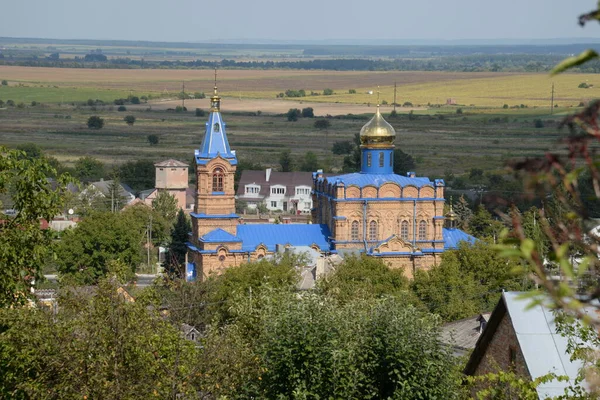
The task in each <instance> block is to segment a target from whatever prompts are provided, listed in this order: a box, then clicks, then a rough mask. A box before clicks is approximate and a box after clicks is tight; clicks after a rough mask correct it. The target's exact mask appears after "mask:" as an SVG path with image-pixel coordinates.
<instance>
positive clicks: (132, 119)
mask: <svg viewBox="0 0 600 400" xmlns="http://www.w3.org/2000/svg"><path fill="white" fill-rule="evenodd" d="M123 121H125V122H126V123H127V125H129V126H131V125H133V124H134V123H135V116H133V115H127V116H126V117H125V118H123Z"/></svg>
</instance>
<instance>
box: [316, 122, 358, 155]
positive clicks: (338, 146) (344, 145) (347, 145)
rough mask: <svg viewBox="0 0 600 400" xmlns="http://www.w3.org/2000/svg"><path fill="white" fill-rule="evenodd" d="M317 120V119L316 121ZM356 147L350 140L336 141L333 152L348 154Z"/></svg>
mask: <svg viewBox="0 0 600 400" xmlns="http://www.w3.org/2000/svg"><path fill="white" fill-rule="evenodd" d="M315 122H316V121H315ZM353 149H354V146H353V145H352V143H351V142H350V141H349V140H344V141H341V142H334V143H333V146H332V147H331V152H332V153H333V154H336V155H347V154H350V152H351V151H352V150H353Z"/></svg>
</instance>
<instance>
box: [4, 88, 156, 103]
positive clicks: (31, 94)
mask: <svg viewBox="0 0 600 400" xmlns="http://www.w3.org/2000/svg"><path fill="white" fill-rule="evenodd" d="M129 94H130V92H129V91H125V90H113V89H98V88H93V87H56V86H50V87H48V86H0V100H3V101H4V102H6V101H7V100H13V101H14V102H15V103H25V104H31V102H32V101H36V102H38V103H73V102H78V103H82V102H86V101H87V100H88V99H94V100H96V99H98V100H102V101H105V102H110V103H112V101H113V100H114V99H118V98H126V97H127V96H129ZM143 94H146V93H143ZM133 95H138V96H141V95H142V94H141V93H133Z"/></svg>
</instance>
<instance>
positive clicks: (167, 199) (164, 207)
mask: <svg viewBox="0 0 600 400" xmlns="http://www.w3.org/2000/svg"><path fill="white" fill-rule="evenodd" d="M152 209H153V210H154V211H156V212H158V213H159V214H160V215H162V216H163V218H165V219H166V220H167V221H171V222H174V221H175V217H176V216H177V210H180V208H179V205H178V204H177V199H175V197H174V196H173V195H171V194H170V193H169V192H167V191H166V190H159V191H158V195H157V196H156V198H155V199H154V200H152Z"/></svg>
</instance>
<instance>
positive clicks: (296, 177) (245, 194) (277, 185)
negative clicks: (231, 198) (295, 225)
mask: <svg viewBox="0 0 600 400" xmlns="http://www.w3.org/2000/svg"><path fill="white" fill-rule="evenodd" d="M311 190H312V173H311V172H277V171H273V170H272V169H271V168H267V169H266V170H265V171H248V170H244V171H242V176H241V178H240V182H239V185H238V190H237V198H238V199H240V200H243V201H245V202H246V203H247V204H248V208H253V209H255V208H256V207H257V206H258V204H260V203H264V204H265V206H266V207H267V209H268V210H270V211H275V210H280V211H287V212H291V211H294V212H295V213H296V214H310V210H311V208H312V207H313V204H312V196H311Z"/></svg>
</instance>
